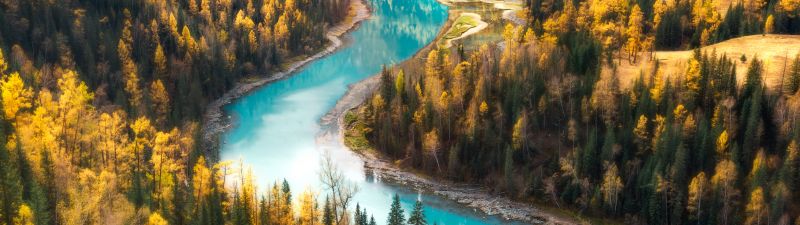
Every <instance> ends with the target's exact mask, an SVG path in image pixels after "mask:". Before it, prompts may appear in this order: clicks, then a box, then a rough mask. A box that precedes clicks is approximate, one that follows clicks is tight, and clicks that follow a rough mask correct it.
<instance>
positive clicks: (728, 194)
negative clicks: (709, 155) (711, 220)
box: [711, 160, 738, 224]
mask: <svg viewBox="0 0 800 225" xmlns="http://www.w3.org/2000/svg"><path fill="white" fill-rule="evenodd" d="M736 174H737V172H736V165H735V164H734V163H733V162H731V161H730V160H722V161H720V162H719V163H717V166H716V169H715V170H714V176H713V177H711V184H712V185H713V186H714V188H715V190H716V192H717V193H718V195H719V201H721V205H722V207H721V208H720V209H719V210H720V211H719V217H718V218H719V220H720V221H719V222H720V223H721V224H730V216H732V215H731V213H733V210H734V208H733V207H734V206H733V200H734V199H733V198H734V197H735V196H736V195H737V194H738V193H737V189H736V187H735V182H736V179H737V175H736Z"/></svg>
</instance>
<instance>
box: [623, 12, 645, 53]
mask: <svg viewBox="0 0 800 225" xmlns="http://www.w3.org/2000/svg"><path fill="white" fill-rule="evenodd" d="M643 24H644V14H643V13H642V10H641V8H639V5H634V6H633V9H632V10H631V15H630V16H629V18H628V31H627V32H626V34H627V35H628V41H627V43H626V44H625V49H626V50H627V52H628V60H629V61H630V62H631V63H636V57H637V56H638V55H639V52H640V51H642V40H641V39H642V33H643V32H642V27H643Z"/></svg>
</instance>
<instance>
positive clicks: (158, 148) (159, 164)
mask: <svg viewBox="0 0 800 225" xmlns="http://www.w3.org/2000/svg"><path fill="white" fill-rule="evenodd" d="M174 138H175V137H174V136H173V135H172V133H165V132H157V133H156V134H155V140H154V143H153V153H152V156H151V157H150V164H151V166H152V167H153V174H152V175H151V177H152V180H153V184H154V185H153V186H154V187H155V188H154V190H153V200H154V201H155V202H157V203H158V202H163V203H166V202H171V200H172V197H174V196H172V187H173V186H174V185H175V183H176V181H175V179H174V177H175V176H173V175H174V174H175V172H176V171H178V170H179V169H180V168H179V167H180V164H178V163H177V162H176V159H175V158H174V156H175V152H176V151H177V146H176V145H175V141H174V140H173V139H174Z"/></svg>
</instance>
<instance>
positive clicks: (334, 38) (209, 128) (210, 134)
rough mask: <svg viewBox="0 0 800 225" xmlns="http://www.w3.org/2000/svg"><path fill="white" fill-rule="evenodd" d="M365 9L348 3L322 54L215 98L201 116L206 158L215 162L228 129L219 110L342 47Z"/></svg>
mask: <svg viewBox="0 0 800 225" xmlns="http://www.w3.org/2000/svg"><path fill="white" fill-rule="evenodd" d="M369 15H370V13H369V7H368V6H367V5H366V3H365V2H364V1H363V0H356V1H351V4H350V9H349V12H348V15H347V17H346V18H345V19H344V20H343V21H342V22H340V23H339V24H337V25H335V26H333V27H331V28H330V29H328V32H327V33H326V35H325V37H326V38H327V39H328V40H329V41H330V43H329V44H328V45H327V46H325V47H324V48H323V49H322V51H320V52H318V53H317V54H315V55H312V56H309V57H297V58H296V59H294V60H292V61H291V63H288V64H286V65H283V66H282V67H283V68H285V69H283V70H282V71H277V72H275V73H272V74H269V75H266V76H258V77H254V78H251V79H242V80H241V81H239V83H237V84H236V86H234V88H232V89H231V90H230V91H228V92H227V93H225V94H224V95H223V96H222V97H220V98H219V99H217V100H215V101H213V102H211V103H210V104H208V106H207V108H206V113H205V115H203V119H204V121H205V123H204V125H203V140H202V142H203V146H204V147H203V149H204V150H205V151H206V152H205V155H206V158H209V159H210V160H214V161H217V160H219V148H220V143H219V141H220V135H221V134H222V133H224V132H225V131H227V130H228V129H230V128H231V127H232V121H231V118H230V116H226V115H225V113H224V111H223V107H224V106H225V105H227V104H230V103H231V102H233V101H234V100H236V99H238V98H240V97H242V96H244V95H246V94H248V93H250V92H251V91H253V90H256V89H258V88H259V87H261V86H263V85H265V84H268V83H271V82H273V81H276V80H280V79H283V78H286V77H287V76H289V75H291V74H292V73H293V72H294V71H296V70H297V69H299V68H301V67H303V66H304V65H306V64H307V63H309V62H311V61H314V60H316V59H319V58H321V57H323V56H326V55H328V54H331V53H333V52H334V51H336V50H337V49H338V48H339V47H341V46H342V44H343V41H342V40H341V39H340V37H341V36H342V35H344V34H345V33H347V32H348V31H351V30H353V29H354V28H356V27H357V26H358V24H359V23H360V22H361V21H363V20H365V19H367V18H368V17H369Z"/></svg>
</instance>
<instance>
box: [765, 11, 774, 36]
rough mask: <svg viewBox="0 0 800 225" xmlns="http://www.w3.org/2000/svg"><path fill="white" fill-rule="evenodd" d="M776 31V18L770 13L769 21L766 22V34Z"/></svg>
mask: <svg viewBox="0 0 800 225" xmlns="http://www.w3.org/2000/svg"><path fill="white" fill-rule="evenodd" d="M772 32H775V18H774V17H773V16H772V14H769V16H768V17H767V21H766V22H764V34H772Z"/></svg>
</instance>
